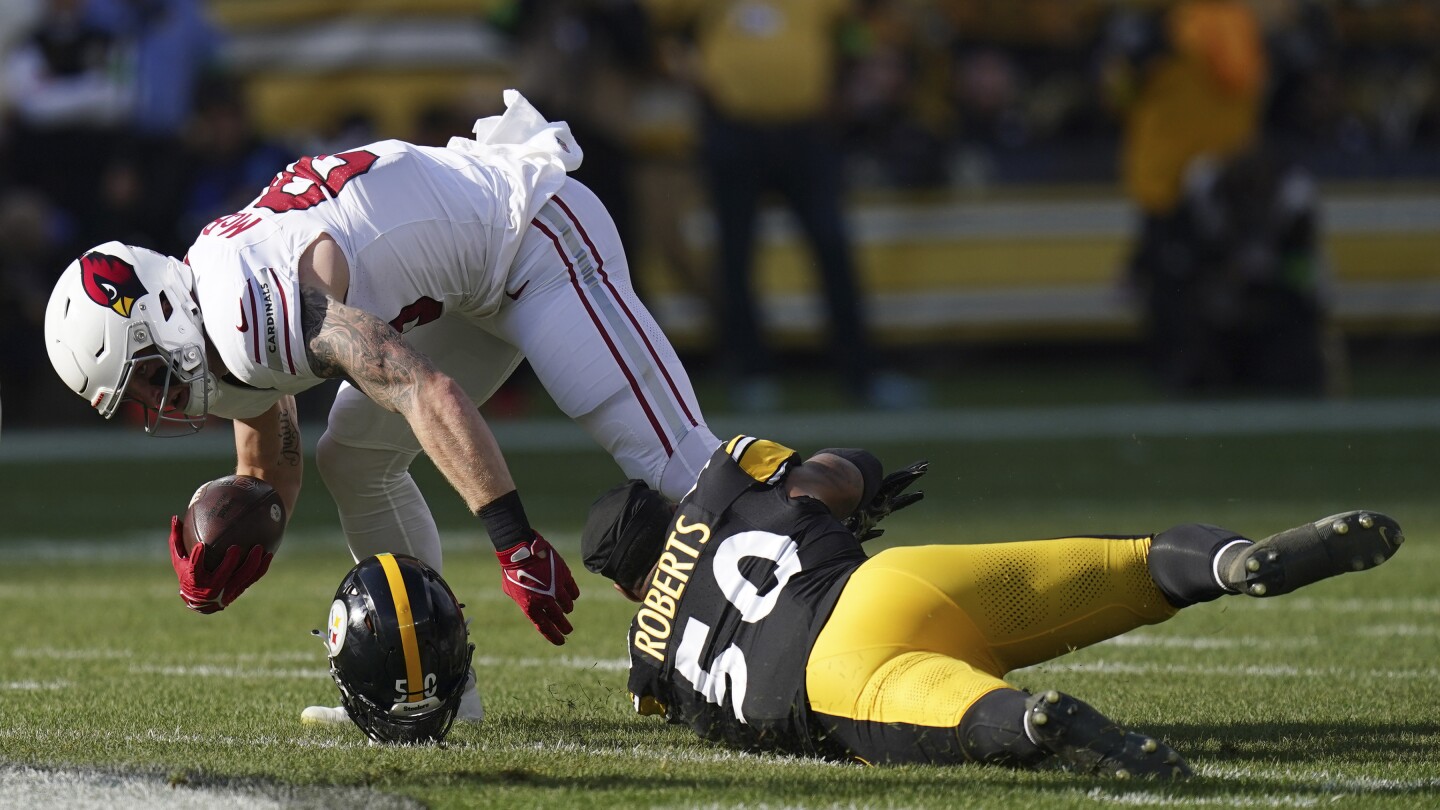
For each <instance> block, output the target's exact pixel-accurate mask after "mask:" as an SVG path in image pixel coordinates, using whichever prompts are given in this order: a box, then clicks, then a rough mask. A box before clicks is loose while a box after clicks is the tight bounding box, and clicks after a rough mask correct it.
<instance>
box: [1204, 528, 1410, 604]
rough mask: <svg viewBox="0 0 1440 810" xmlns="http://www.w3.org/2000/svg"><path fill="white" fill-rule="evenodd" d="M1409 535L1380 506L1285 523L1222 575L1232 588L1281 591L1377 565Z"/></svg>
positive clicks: (1274, 593)
mask: <svg viewBox="0 0 1440 810" xmlns="http://www.w3.org/2000/svg"><path fill="white" fill-rule="evenodd" d="M1403 542H1405V535H1404V534H1403V533H1401V531H1400V524H1398V523H1396V522H1395V521H1394V520H1393V519H1391V518H1389V517H1387V516H1385V515H1382V514H1380V513H1379V512H1368V511H1364V510H1358V511H1354V512H1344V513H1342V514H1339V515H1333V516H1331V517H1327V518H1324V519H1323V520H1317V521H1315V522H1314V523H1306V524H1304V525H1303V526H1297V527H1295V528H1293V529H1286V530H1285V531H1283V532H1280V533H1279V534H1273V535H1271V536H1269V537H1267V538H1265V539H1264V540H1261V541H1260V542H1258V543H1256V544H1254V545H1253V546H1250V547H1248V548H1246V549H1245V550H1244V551H1243V552H1241V553H1240V554H1239V555H1238V556H1236V558H1235V559H1234V560H1232V561H1231V562H1230V564H1229V566H1228V567H1227V568H1226V570H1225V571H1223V572H1222V573H1221V576H1222V577H1223V578H1224V580H1225V586H1226V587H1228V588H1230V589H1231V590H1235V591H1239V592H1240V593H1245V594H1249V595H1251V596H1279V595H1280V594H1282V593H1290V592H1291V591H1293V590H1295V589H1296V588H1302V587H1304V586H1306V585H1309V584H1310V583H1312V582H1319V581H1320V580H1322V579H1326V578H1329V577H1333V576H1336V575H1338V574H1344V573H1347V572H1349V571H1363V570H1365V569H1366V568H1374V567H1375V566H1377V565H1379V564H1380V563H1383V562H1385V561H1386V560H1388V559H1390V557H1391V555H1393V554H1394V553H1395V550H1396V549H1398V548H1400V544H1401V543H1403Z"/></svg>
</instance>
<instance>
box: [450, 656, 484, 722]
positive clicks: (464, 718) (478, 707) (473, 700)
mask: <svg viewBox="0 0 1440 810" xmlns="http://www.w3.org/2000/svg"><path fill="white" fill-rule="evenodd" d="M484 719H485V707H484V706H483V705H482V704H481V703H480V689H479V688H478V687H477V686H476V685H475V668H474V667H471V668H470V674H469V675H468V676H466V678H465V692H464V693H463V694H461V695H460V708H459V709H457V710H456V711H455V720H456V722H459V723H478V722H480V721H481V720H484Z"/></svg>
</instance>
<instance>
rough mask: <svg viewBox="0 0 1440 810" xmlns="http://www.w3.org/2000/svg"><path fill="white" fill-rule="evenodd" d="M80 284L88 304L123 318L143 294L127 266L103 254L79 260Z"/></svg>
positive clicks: (142, 288)
mask: <svg viewBox="0 0 1440 810" xmlns="http://www.w3.org/2000/svg"><path fill="white" fill-rule="evenodd" d="M80 280H81V283H82V284H84V285H85V293H86V294H87V295H89V296H90V300H91V301H94V302H95V303H97V304H99V305H100V306H102V307H105V308H106V309H113V310H115V311H116V312H117V313H119V314H120V316H121V317H123V318H128V317H130V310H131V308H133V307H134V306H135V301H136V299H138V298H140V297H141V296H143V295H145V293H146V290H145V285H143V284H141V283H140V279H139V278H138V277H137V276H136V275H135V268H134V267H133V266H131V264H130V263H129V262H127V261H125V260H124V259H119V258H116V257H114V256H107V255H106V254H104V253H94V252H91V253H86V254H85V255H84V256H81V257H80Z"/></svg>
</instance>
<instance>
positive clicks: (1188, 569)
mask: <svg viewBox="0 0 1440 810" xmlns="http://www.w3.org/2000/svg"><path fill="white" fill-rule="evenodd" d="M1248 545H1251V541H1250V540H1248V539H1246V538H1245V537H1243V536H1241V535H1239V534H1236V533H1235V532H1232V531H1230V530H1229V529H1222V528H1220V527H1219V526H1210V525H1207V524H1204V523H1187V524H1185V525H1183V526H1176V527H1175V528H1173V529H1166V530H1165V531H1163V532H1161V533H1159V534H1157V535H1155V539H1153V540H1152V541H1151V542H1150V559H1149V566H1150V578H1151V579H1153V580H1154V581H1155V585H1156V586H1157V587H1159V588H1160V592H1161V593H1163V594H1165V599H1166V601H1168V602H1169V603H1170V604H1172V605H1174V606H1175V607H1179V608H1183V607H1189V606H1190V605H1193V604H1195V603H1197V602H1209V601H1211V600H1212V599H1219V598H1220V597H1222V596H1224V595H1225V594H1227V593H1234V592H1235V591H1234V590H1233V589H1230V588H1226V587H1224V586H1223V585H1221V584H1220V579H1219V577H1220V574H1221V573H1222V572H1224V571H1225V570H1226V567H1227V566H1228V564H1229V562H1230V560H1232V559H1233V558H1234V555H1236V554H1238V553H1240V552H1242V551H1243V550H1244V548H1245V547H1246V546H1248ZM1222 552H1223V554H1222ZM1216 555H1221V556H1222V559H1219V560H1217V559H1216Z"/></svg>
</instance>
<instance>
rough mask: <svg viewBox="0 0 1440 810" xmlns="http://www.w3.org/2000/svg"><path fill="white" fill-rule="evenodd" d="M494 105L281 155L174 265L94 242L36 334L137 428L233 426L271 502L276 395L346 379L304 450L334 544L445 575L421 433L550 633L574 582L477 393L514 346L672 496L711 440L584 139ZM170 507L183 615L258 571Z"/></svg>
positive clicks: (295, 485)
mask: <svg viewBox="0 0 1440 810" xmlns="http://www.w3.org/2000/svg"><path fill="white" fill-rule="evenodd" d="M505 101H506V107H507V109H506V111H505V113H504V114H503V115H500V116H495V117H491V118H485V119H481V120H479V121H477V122H476V124H475V138H474V139H473V140H472V139H465V138H454V139H452V140H451V141H450V143H449V145H448V146H447V147H444V148H438V147H420V146H415V145H412V144H408V143H404V142H401V141H393V140H391V141H381V142H379V143H373V144H369V145H367V146H362V147H358V148H355V149H351V150H349V151H345V152H341V153H339V154H335V155H321V156H316V157H305V158H301V159H300V160H297V161H296V162H294V163H292V164H291V165H290V166H288V167H287V168H286V169H285V170H284V171H282V172H280V173H279V174H277V175H276V177H275V179H274V180H273V181H272V182H271V183H270V185H269V186H268V187H267V188H266V189H265V190H264V191H263V193H262V194H261V195H260V196H259V197H258V198H256V199H255V201H254V202H252V203H251V204H250V205H249V206H248V207H247V208H245V209H243V210H241V211H239V212H237V213H234V214H231V215H228V216H224V217H221V218H220V219H218V220H216V221H215V222H213V223H211V224H210V225H209V226H207V227H206V228H205V229H204V230H203V231H202V232H201V234H200V236H199V238H198V239H197V240H196V242H195V244H194V245H193V246H192V247H191V248H190V251H189V253H188V254H187V256H186V257H185V259H184V260H183V261H179V260H176V259H173V258H170V257H167V256H163V255H161V254H158V253H154V252H152V251H148V250H145V249H143V248H136V247H131V246H127V245H123V244H120V243H118V242H108V243H106V244H103V245H100V246H98V247H96V248H93V249H92V250H90V251H89V252H87V253H86V254H85V255H84V256H82V257H81V258H79V259H77V260H76V261H75V262H73V263H72V264H71V265H70V266H69V267H68V268H67V269H66V270H65V272H64V274H63V275H62V276H61V278H60V280H59V282H58V284H57V285H56V287H55V291H54V293H53V294H52V296H51V299H50V303H49V308H48V310H47V312H46V319H45V341H46V345H47V347H48V349H49V355H50V360H51V363H52V364H53V365H54V367H55V369H56V371H57V372H58V373H59V375H60V377H61V378H62V379H63V380H64V381H65V382H66V383H67V384H68V385H69V386H70V387H71V388H72V389H73V390H74V391H75V392H76V393H78V394H80V395H81V396H83V397H85V398H86V399H87V400H88V401H90V402H91V404H92V405H93V406H94V407H95V408H96V409H97V410H98V411H100V413H101V414H102V415H103V416H105V417H106V418H109V417H110V416H112V415H114V413H115V412H116V411H117V408H118V406H119V405H120V403H121V402H124V401H133V402H136V403H138V404H139V405H141V406H143V407H144V409H145V411H146V414H147V418H146V429H147V431H150V432H151V433H159V434H164V433H174V432H190V431H193V430H198V429H199V426H200V424H201V422H202V420H204V418H205V417H206V416H207V415H215V416H221V417H226V418H229V419H232V420H233V421H234V428H235V442H236V455H237V464H236V470H235V471H236V472H237V473H241V474H246V475H253V476H257V477H259V478H262V479H264V480H265V481H267V482H269V483H270V484H271V485H272V486H274V487H275V488H276V489H277V490H278V491H279V492H280V493H281V496H282V497H283V498H284V500H285V504H286V507H287V510H288V513H290V514H293V512H294V505H295V501H296V498H297V497H298V495H299V490H300V480H301V466H302V461H301V455H302V453H301V445H300V438H299V432H298V425H297V420H296V413H295V400H294V397H293V395H294V394H296V393H298V392H300V391H304V390H306V389H308V388H311V387H313V386H315V385H317V384H319V383H320V382H321V381H323V380H325V379H333V378H341V379H343V380H344V382H343V384H342V385H341V387H340V390H339V393H338V394H337V395H336V398H335V402H334V405H333V406H332V408H331V411H330V416H329V420H328V424H327V428H326V431H325V433H324V435H323V436H321V437H320V440H319V444H318V447H317V452H316V458H315V462H316V464H317V466H318V468H319V471H320V474H321V476H322V478H323V479H324V480H325V482H326V485H327V486H328V488H329V490H330V492H331V494H332V495H333V496H334V499H335V502H336V504H337V505H338V506H339V513H340V522H341V526H342V527H343V529H344V531H345V535H346V539H347V541H348V543H349V546H350V551H351V553H352V554H353V555H354V557H355V559H357V560H359V559H363V558H365V557H368V556H371V555H373V554H377V553H380V552H402V553H406V554H410V555H413V556H415V557H418V558H419V559H421V560H423V561H425V562H426V563H427V564H429V565H430V566H432V567H433V568H435V569H436V570H441V563H442V561H441V550H440V538H439V532H438V530H437V528H436V526H435V521H434V518H433V517H432V515H431V514H430V511H429V509H428V508H427V507H426V505H425V501H424V499H423V497H422V495H421V493H420V491H419V489H418V488H417V486H416V484H415V482H414V480H413V479H412V478H411V476H410V473H409V471H408V470H409V466H410V464H411V462H412V461H413V460H414V458H415V457H416V455H418V454H419V453H420V452H421V451H422V450H423V451H424V452H425V453H427V454H428V455H429V456H430V458H431V460H432V461H434V463H435V465H436V466H437V467H438V468H439V469H440V471H441V472H442V473H443V474H444V475H445V477H446V478H447V479H448V480H449V482H450V483H451V484H452V485H454V487H455V489H456V490H457V491H458V492H459V493H460V495H461V497H462V498H463V499H464V500H465V503H466V505H467V506H468V507H469V508H470V509H471V511H472V512H473V513H475V514H476V515H477V516H478V517H479V518H480V519H481V521H482V522H483V524H484V525H485V528H486V530H487V532H488V534H489V536H490V539H491V540H492V541H493V543H494V544H495V548H496V553H497V556H498V557H499V559H500V563H501V566H502V568H503V576H504V579H503V582H502V587H503V589H504V591H505V593H507V594H508V595H510V596H511V597H512V598H513V599H514V600H515V601H516V602H517V603H518V604H519V605H520V607H521V608H522V610H524V612H525V614H526V616H527V617H528V618H529V619H530V620H531V621H532V622H533V623H534V624H535V626H536V628H537V629H538V630H539V631H540V633H541V634H543V635H544V636H545V637H546V638H547V639H549V640H550V641H551V642H552V643H554V644H562V643H564V640H565V639H564V637H565V634H566V633H569V632H570V631H571V629H572V628H571V625H570V622H569V620H568V619H567V618H566V616H565V614H566V613H569V612H570V610H571V607H572V603H573V600H574V599H575V597H577V596H578V594H579V591H578V588H577V587H576V585H575V581H574V579H573V577H572V576H571V574H570V572H569V570H568V568H567V567H566V565H565V562H564V561H563V560H562V559H561V558H560V556H559V555H558V554H557V553H556V552H555V550H554V549H553V548H552V547H551V546H550V545H549V544H548V543H547V542H546V541H545V539H544V538H543V537H541V536H540V535H539V534H538V533H537V532H536V531H535V530H534V529H533V528H532V527H531V524H530V520H529V518H528V517H527V516H526V514H525V510H524V508H523V506H522V505H521V502H520V498H519V495H518V494H517V492H516V488H515V482H514V481H513V480H512V478H511V475H510V472H509V470H508V468H507V466H506V463H505V460H504V458H503V456H502V455H501V451H500V448H499V447H498V446H497V444H496V442H495V439H494V437H493V436H492V434H491V432H490V430H489V428H488V427H487V426H486V424H485V421H484V420H483V419H482V417H481V416H480V414H479V412H478V411H477V409H476V405H477V403H482V402H484V401H485V400H486V399H487V398H488V397H489V396H490V395H491V394H492V393H494V391H495V390H496V388H498V387H499V386H500V384H501V383H502V382H504V380H505V379H506V377H508V376H509V375H510V373H511V371H513V370H514V368H515V367H516V365H518V364H519V362H520V360H521V359H522V358H526V359H529V361H530V363H531V366H532V367H533V368H534V370H535V373H536V375H537V376H538V377H539V379H540V381H541V382H542V383H543V384H544V385H545V387H546V389H547V390H548V391H549V393H550V395H551V396H552V397H553V398H554V399H555V402H556V403H557V404H558V405H559V406H560V408H561V409H562V410H563V411H564V412H565V413H566V414H567V415H569V416H570V417H571V418H572V419H574V420H575V421H576V422H577V423H579V424H580V425H581V426H582V427H583V428H584V429H585V430H586V431H587V432H589V433H590V435H591V436H592V437H594V439H595V440H596V441H597V442H598V443H599V444H600V445H601V446H603V447H604V448H605V449H606V450H607V451H609V452H610V454H611V455H612V456H613V457H614V458H615V460H616V462H617V463H619V465H620V467H621V468H622V469H623V470H624V471H625V473H626V474H627V475H628V476H631V477H635V478H641V479H644V480H645V481H647V482H648V483H649V484H651V485H652V486H654V487H655V488H657V489H659V490H660V491H661V492H663V493H665V494H667V495H669V496H670V497H672V498H674V499H676V500H678V499H679V498H680V497H681V496H682V495H683V494H684V493H685V491H686V490H688V489H689V488H690V486H691V484H693V483H694V481H695V477H696V475H697V474H698V473H699V471H700V469H701V467H703V466H704V464H705V462H706V460H707V459H708V458H709V456H710V453H711V452H712V451H713V450H714V449H715V447H716V446H717V445H718V444H719V442H718V441H717V440H716V438H715V437H714V435H713V434H712V433H711V432H710V430H709V429H708V428H707V427H706V425H705V422H704V419H703V417H702V415H701V412H700V409H699V406H698V405H697V403H696V401H695V395H694V392H693V390H692V389H691V386H690V382H689V379H688V377H687V375H686V373H685V370H684V368H683V367H682V366H681V365H680V363H679V360H678V359H677V357H676V355H675V352H674V350H673V349H672V347H671V346H670V344H669V341H668V340H666V338H665V336H664V335H663V334H662V333H661V331H660V329H659V328H658V326H657V325H656V324H655V321H654V319H653V318H652V317H651V316H650V314H649V313H648V312H647V311H646V309H645V307H644V305H643V304H642V303H641V302H640V301H639V299H638V298H637V297H636V296H635V293H634V291H633V289H632V287H631V284H630V278H629V268H628V265H627V263H626V258H625V255H624V251H623V249H622V247H621V245H620V241H619V236H618V235H617V233H616V230H615V226H614V224H613V223H612V221H611V219H610V217H609V215H608V214H607V213H606V211H605V209H604V207H603V206H602V205H601V204H600V202H599V200H598V199H596V197H595V196H594V194H592V193H591V192H590V191H589V190H588V189H586V188H585V187H584V186H582V185H580V184H579V183H578V182H576V181H574V180H572V179H570V178H568V177H567V176H566V173H567V172H568V171H571V170H574V169H575V168H576V167H578V166H579V165H580V160H581V156H582V153H581V150H580V147H579V146H578V145H577V144H576V143H575V141H574V139H573V138H572V137H571V135H570V130H569V127H568V126H566V125H565V124H564V123H563V122H556V123H552V122H548V121H546V120H545V119H544V118H543V117H542V116H541V115H540V114H539V113H538V112H537V111H536V110H535V109H534V108H533V107H532V106H531V105H530V104H529V103H528V102H527V101H526V100H525V99H524V98H523V97H521V96H520V95H519V94H518V93H516V92H515V91H507V92H506V94H505ZM171 524H172V525H171V544H172V562H173V564H174V566H175V570H176V573H177V575H178V576H179V579H180V584H181V596H182V597H183V598H184V600H185V603H186V604H187V605H188V606H189V607H190V608H192V609H194V610H198V611H200V612H205V613H209V612H214V611H217V610H221V609H223V608H224V607H225V606H226V605H229V604H230V603H231V602H232V601H233V600H234V599H235V598H236V597H238V596H239V595H240V593H242V592H243V591H244V590H245V588H247V587H248V586H249V585H250V584H252V583H253V582H254V581H255V580H257V579H259V578H260V576H262V575H263V574H264V572H265V570H266V568H267V567H268V565H269V558H268V557H266V556H264V555H263V554H262V553H261V551H260V550H259V549H255V550H252V552H251V556H249V557H247V558H245V559H243V560H242V559H240V557H239V556H238V554H239V552H238V550H235V551H233V552H230V553H229V554H230V556H227V558H226V559H224V560H223V561H222V564H221V565H219V567H218V568H216V569H215V571H214V572H210V571H207V570H206V567H205V566H203V565H201V560H202V558H203V552H202V551H200V550H198V549H197V550H196V551H195V552H193V553H191V554H189V555H188V556H187V555H186V554H185V551H184V548H183V546H181V545H180V544H179V540H178V538H179V525H178V521H177V520H175V519H172V521H171ZM476 708H477V709H478V704H476ZM462 712H463V710H462Z"/></svg>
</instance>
